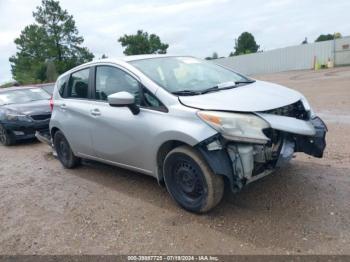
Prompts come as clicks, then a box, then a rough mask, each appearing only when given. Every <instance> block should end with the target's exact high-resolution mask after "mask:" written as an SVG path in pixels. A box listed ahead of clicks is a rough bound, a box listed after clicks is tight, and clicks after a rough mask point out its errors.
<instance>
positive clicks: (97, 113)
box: [90, 108, 101, 116]
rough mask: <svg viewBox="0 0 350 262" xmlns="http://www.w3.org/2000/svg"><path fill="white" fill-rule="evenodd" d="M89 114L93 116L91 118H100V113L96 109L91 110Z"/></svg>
mask: <svg viewBox="0 0 350 262" xmlns="http://www.w3.org/2000/svg"><path fill="white" fill-rule="evenodd" d="M90 113H91V115H93V116H100V115H101V111H100V110H99V109H97V108H95V109H92V110H91V111H90Z"/></svg>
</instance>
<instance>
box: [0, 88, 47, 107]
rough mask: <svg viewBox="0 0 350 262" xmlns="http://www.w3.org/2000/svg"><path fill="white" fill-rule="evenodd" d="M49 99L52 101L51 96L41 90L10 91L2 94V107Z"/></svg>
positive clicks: (0, 96) (0, 101)
mask: <svg viewBox="0 0 350 262" xmlns="http://www.w3.org/2000/svg"><path fill="white" fill-rule="evenodd" d="M48 99H50V95H49V94H48V93H47V92H45V91H44V90H42V89H40V88H30V89H22V90H21V89H18V90H10V91H5V92H1V93H0V105H8V104H21V103H28V102H32V101H37V100H48Z"/></svg>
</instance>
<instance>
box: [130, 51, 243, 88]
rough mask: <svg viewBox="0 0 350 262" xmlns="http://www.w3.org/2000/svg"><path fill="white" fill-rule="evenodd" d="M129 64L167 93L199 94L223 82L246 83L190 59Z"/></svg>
mask: <svg viewBox="0 0 350 262" xmlns="http://www.w3.org/2000/svg"><path fill="white" fill-rule="evenodd" d="M129 63H131V64H132V65H133V66H135V67H136V68H138V69H139V70H140V71H142V72H143V73H144V74H145V75H147V76H148V77H149V78H151V79H152V80H153V81H154V82H156V83H157V84H159V85H160V86H162V87H164V88H165V89H166V90H167V91H169V92H177V91H182V90H188V91H201V90H205V89H208V88H211V87H214V86H218V85H219V84H223V83H227V82H241V81H247V80H248V78H245V77H243V76H241V75H239V74H237V73H235V72H233V71H231V70H228V69H226V68H224V67H221V66H219V65H216V64H214V63H212V62H207V61H204V60H201V59H196V58H192V57H160V58H150V59H143V60H135V61H131V62H129Z"/></svg>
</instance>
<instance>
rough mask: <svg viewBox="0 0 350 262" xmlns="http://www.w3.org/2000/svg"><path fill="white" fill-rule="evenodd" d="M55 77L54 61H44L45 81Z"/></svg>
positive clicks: (53, 79) (54, 79) (52, 80)
mask: <svg viewBox="0 0 350 262" xmlns="http://www.w3.org/2000/svg"><path fill="white" fill-rule="evenodd" d="M56 79H57V71H56V66H55V63H54V62H53V61H51V60H49V61H47V62H46V81H47V82H54V81H56Z"/></svg>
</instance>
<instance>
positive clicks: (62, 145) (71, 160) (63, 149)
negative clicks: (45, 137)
mask: <svg viewBox="0 0 350 262" xmlns="http://www.w3.org/2000/svg"><path fill="white" fill-rule="evenodd" d="M54 146H55V149H56V152H57V157H58V159H59V160H60V162H61V163H62V165H63V166H64V167H66V168H74V167H76V166H77V165H79V164H80V161H81V159H80V158H78V157H76V156H75V155H74V153H73V151H72V150H71V148H70V145H69V143H68V141H67V139H66V138H65V137H64V135H63V133H62V132H61V131H57V132H56V133H55V136H54Z"/></svg>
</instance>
